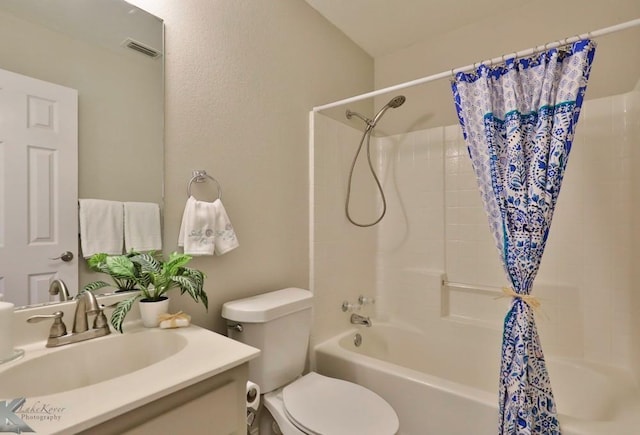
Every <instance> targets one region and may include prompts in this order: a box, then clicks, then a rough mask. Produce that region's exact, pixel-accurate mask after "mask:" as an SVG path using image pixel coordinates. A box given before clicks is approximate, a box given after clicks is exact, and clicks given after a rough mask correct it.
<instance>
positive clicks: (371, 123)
mask: <svg viewBox="0 0 640 435" xmlns="http://www.w3.org/2000/svg"><path fill="white" fill-rule="evenodd" d="M405 101H407V99H406V98H405V96H404V95H398V96H397V97H393V98H392V99H391V101H389V102H388V103H387V104H385V105H384V107H383V108H382V109H380V111H378V113H376V116H374V117H373V119H369V118H367V117H365V116H362V115H361V114H359V113H358V112H353V111H351V110H349V109H347V111H346V113H345V114H346V116H347V119H351V118H352V117H353V116H355V117H356V118H360V119H362V120H363V121H364V122H365V123H366V124H367V128H368V129H372V128H373V127H375V126H376V124H377V123H378V121H379V120H380V118H381V117H382V115H384V112H386V111H387V109H389V108H392V109H395V108H398V107H400V106H402V105H403V104H404V102H405Z"/></svg>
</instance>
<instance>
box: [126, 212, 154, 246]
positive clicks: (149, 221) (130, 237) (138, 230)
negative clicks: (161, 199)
mask: <svg viewBox="0 0 640 435" xmlns="http://www.w3.org/2000/svg"><path fill="white" fill-rule="evenodd" d="M124 246H125V249H126V250H127V252H129V251H131V250H134V251H139V252H141V251H160V250H162V233H161V232H160V206H159V205H158V204H155V203H153V202H125V203H124Z"/></svg>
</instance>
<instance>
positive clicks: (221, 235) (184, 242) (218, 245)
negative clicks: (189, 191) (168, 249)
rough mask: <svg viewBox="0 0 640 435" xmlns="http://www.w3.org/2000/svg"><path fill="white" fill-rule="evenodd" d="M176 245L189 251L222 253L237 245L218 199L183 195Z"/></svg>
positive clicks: (234, 235)
mask: <svg viewBox="0 0 640 435" xmlns="http://www.w3.org/2000/svg"><path fill="white" fill-rule="evenodd" d="M178 246H183V247H184V253H185V254H189V255H213V254H214V252H215V253H216V254H217V255H222V254H225V253H227V252H229V251H231V250H232V249H235V248H237V247H238V246H239V244H238V239H237V237H236V234H235V232H234V230H233V226H232V225H231V222H230V221H229V216H227V212H226V210H225V209H224V206H223V205H222V202H221V201H220V200H219V199H216V200H215V201H214V202H204V201H198V200H196V199H195V198H194V197H193V196H190V197H189V199H187V204H186V205H185V208H184V213H183V215H182V225H181V226H180V235H179V236H178Z"/></svg>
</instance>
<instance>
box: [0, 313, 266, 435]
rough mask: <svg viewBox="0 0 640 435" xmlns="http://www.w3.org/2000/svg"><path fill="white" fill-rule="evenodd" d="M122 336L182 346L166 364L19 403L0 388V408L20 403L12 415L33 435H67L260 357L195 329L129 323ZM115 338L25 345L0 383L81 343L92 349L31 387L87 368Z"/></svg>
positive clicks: (249, 349) (49, 371)
mask: <svg viewBox="0 0 640 435" xmlns="http://www.w3.org/2000/svg"><path fill="white" fill-rule="evenodd" d="M127 334H146V335H145V336H144V337H145V339H146V338H149V339H153V340H154V341H156V342H159V343H162V336H161V334H177V335H179V336H180V337H182V338H180V340H181V341H183V342H186V344H185V345H184V346H183V347H181V348H180V349H179V350H178V351H177V352H175V353H173V354H171V355H170V356H168V357H166V358H165V359H162V360H160V361H158V362H156V363H153V364H151V365H147V366H146V367H144V368H141V369H138V370H135V371H132V372H130V373H125V374H122V375H119V376H117V377H114V378H112V379H109V380H105V381H102V382H97V383H94V384H92V385H88V386H85V387H81V388H75V389H72V390H69V391H63V392H59V393H55V394H48V395H41V396H30V397H24V398H21V397H2V396H4V395H5V394H2V386H0V404H2V401H3V400H4V401H5V403H6V404H10V402H11V401H13V400H15V399H25V400H24V403H22V404H21V405H20V407H19V408H18V409H17V410H16V411H14V414H15V415H16V416H18V417H19V418H22V419H23V421H24V423H26V424H27V425H29V426H30V427H31V428H32V429H33V430H35V432H36V433H48V434H67V433H68V434H72V433H77V432H79V431H82V430H85V429H88V428H91V427H93V426H95V425H97V424H100V423H102V422H105V421H108V420H111V419H113V418H115V417H117V416H119V415H122V414H124V413H126V412H128V411H131V410H134V409H136V408H139V407H141V406H143V405H146V404H148V403H151V402H153V401H154V400H157V399H159V398H161V397H164V396H167V395H168V394H171V393H173V392H176V391H178V390H181V389H183V388H186V387H189V386H191V385H194V384H196V383H198V382H201V381H203V380H205V379H208V378H211V377H212V376H215V375H217V374H221V373H223V372H225V371H226V370H229V369H232V368H234V367H237V366H239V365H241V364H243V363H245V362H247V361H249V360H251V359H253V358H255V357H257V356H258V354H259V353H260V351H259V350H258V349H255V348H253V347H250V346H247V345H245V344H242V343H240V342H237V341H234V340H231V339H229V338H227V337H225V336H223V335H220V334H217V333H215V332H211V331H209V330H206V329H203V328H200V327H197V326H194V325H191V326H189V327H186V328H177V329H170V330H165V329H158V328H144V327H143V326H142V325H141V323H140V322H131V323H127V324H126V326H125V334H124V335H127ZM152 334H153V336H152ZM118 335H119V334H118V333H112V334H111V335H108V336H106V337H101V338H96V339H92V340H88V341H86V342H81V343H74V344H70V345H66V346H61V347H59V348H51V349H49V348H45V343H46V341H44V340H43V341H41V342H36V343H30V344H26V345H24V346H21V348H22V349H23V350H24V351H25V355H24V357H23V358H21V359H19V360H17V361H14V362H10V363H6V364H3V365H0V377H1V376H2V374H3V372H6V371H8V370H11V369H12V367H16V366H17V365H19V364H24V363H28V362H29V361H31V360H33V359H36V358H38V357H42V356H49V355H51V354H52V353H54V352H64V351H65V348H67V349H69V350H71V348H72V347H73V346H83V344H84V343H91V347H87V352H78V351H77V350H76V351H75V352H74V355H75V357H74V358H73V359H74V360H69V361H65V362H66V364H65V365H64V366H62V367H50V368H48V369H47V370H46V372H45V373H42V372H40V373H33V378H32V382H34V383H37V382H39V379H41V378H43V377H47V376H52V377H55V376H56V374H57V373H58V372H59V371H71V372H73V371H74V365H77V364H84V365H87V364H88V365H89V366H90V365H91V364H92V360H93V359H99V358H101V357H102V356H101V354H100V352H99V349H100V341H101V340H114V339H115V340H117V339H118V338H120V337H118ZM183 339H184V340H183ZM106 347H107V346H106V345H105V348H106ZM96 350H98V351H97V352H96ZM77 355H82V361H77V359H78V358H77ZM29 378H30V377H29ZM5 393H6V392H5ZM12 393H15V391H13V392H12ZM14 404H17V403H16V402H14ZM21 411H22V412H21ZM25 411H26V412H25Z"/></svg>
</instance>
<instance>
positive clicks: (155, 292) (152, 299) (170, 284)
mask: <svg viewBox="0 0 640 435" xmlns="http://www.w3.org/2000/svg"><path fill="white" fill-rule="evenodd" d="M96 255H102V254H96ZM191 258H192V257H191V256H190V255H186V254H179V253H177V252H174V253H172V254H171V255H170V256H169V259H168V260H166V261H164V260H162V258H157V257H156V256H155V255H154V254H153V253H149V254H144V253H137V252H134V253H130V254H126V255H110V256H109V255H108V256H106V257H102V260H101V261H102V262H103V263H104V264H105V265H106V266H108V272H105V273H108V274H109V275H110V276H111V277H112V278H113V279H114V282H115V281H116V280H120V281H121V280H127V281H130V282H133V283H135V286H137V288H138V289H139V290H140V291H139V292H137V293H136V294H134V295H133V296H131V297H130V298H127V299H125V300H123V301H121V302H119V303H118V304H117V305H116V309H115V310H114V312H113V314H112V315H111V325H112V326H113V327H114V328H115V329H116V330H118V331H120V332H122V323H123V322H124V319H125V317H126V315H127V313H129V311H130V310H131V307H132V306H133V304H134V303H135V302H136V301H137V300H138V299H140V302H141V307H140V308H141V314H142V311H143V310H144V308H143V307H144V306H145V305H144V304H154V303H160V302H163V301H166V302H165V306H166V305H167V304H168V298H167V296H166V293H167V292H168V291H169V290H171V289H174V288H178V289H180V294H181V295H182V294H185V293H188V294H189V296H191V297H192V298H193V300H194V301H196V302H202V304H203V305H204V306H205V308H206V309H208V308H209V305H208V304H209V301H208V299H207V294H206V292H205V291H204V289H203V285H204V278H205V276H204V274H203V273H202V272H201V271H199V270H197V269H192V268H190V267H186V265H187V263H189V261H191ZM96 261H98V260H96ZM108 285H109V284H107V283H105V282H104V281H95V282H92V283H89V284H87V285H86V286H84V288H83V289H82V291H94V290H96V289H99V288H102V287H106V286H108ZM165 312H166V311H165ZM157 316H158V311H156V312H155V314H153V315H152V318H151V320H150V321H145V319H143V322H144V323H145V326H157V325H158V322H157Z"/></svg>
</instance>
